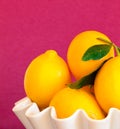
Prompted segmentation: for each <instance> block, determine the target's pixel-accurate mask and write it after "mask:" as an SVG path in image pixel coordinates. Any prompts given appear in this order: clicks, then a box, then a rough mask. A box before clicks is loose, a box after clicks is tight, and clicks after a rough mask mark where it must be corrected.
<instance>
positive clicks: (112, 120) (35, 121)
mask: <svg viewBox="0 0 120 129" xmlns="http://www.w3.org/2000/svg"><path fill="white" fill-rule="evenodd" d="M12 111H13V112H14V113H15V114H16V116H17V117H18V118H19V120H20V121H21V122H22V124H23V125H24V127H25V128H26V129H120V110H119V109H116V108H111V109H110V110H109V113H108V115H107V116H106V118H105V119H102V120H94V119H92V118H90V117H89V116H88V115H87V114H86V113H85V112H84V111H83V110H77V111H76V112H75V113H74V114H73V115H72V116H70V117H68V118H65V119H58V118H57V115H56V112H55V109H54V107H48V108H46V109H44V110H43V111H40V110H39V108H38V106H37V104H36V103H33V102H31V101H30V99H29V98H28V97H25V98H23V99H21V100H19V101H18V102H16V103H15V105H14V107H13V109H12Z"/></svg>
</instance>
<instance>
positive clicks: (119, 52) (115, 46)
mask: <svg viewBox="0 0 120 129" xmlns="http://www.w3.org/2000/svg"><path fill="white" fill-rule="evenodd" d="M97 39H98V40H100V41H103V42H105V43H109V44H110V45H112V46H113V47H114V49H115V51H116V54H117V56H120V48H119V47H118V46H117V45H115V44H114V43H113V42H110V41H108V40H106V39H103V38H100V37H99V38H97Z"/></svg>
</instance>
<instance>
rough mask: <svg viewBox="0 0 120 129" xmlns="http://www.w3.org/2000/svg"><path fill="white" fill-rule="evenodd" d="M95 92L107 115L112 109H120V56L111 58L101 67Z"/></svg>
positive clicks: (96, 80)
mask: <svg viewBox="0 0 120 129" xmlns="http://www.w3.org/2000/svg"><path fill="white" fill-rule="evenodd" d="M94 92H95V96H96V99H97V101H98V103H99V104H100V106H101V107H102V109H103V110H104V111H105V112H106V113H108V111H109V109H110V108H111V107H115V108H119V109H120V56H117V57H113V58H111V59H110V60H108V61H107V62H106V63H105V64H104V65H103V66H102V67H101V69H100V70H99V72H98V74H97V76H96V78H95V83H94Z"/></svg>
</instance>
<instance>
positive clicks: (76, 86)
mask: <svg viewBox="0 0 120 129" xmlns="http://www.w3.org/2000/svg"><path fill="white" fill-rule="evenodd" d="M96 74H97V71H95V72H93V73H91V74H89V75H87V76H85V77H83V78H81V79H80V80H78V81H76V82H74V83H71V84H68V86H69V87H70V88H72V89H79V88H82V87H83V86H86V85H93V84H94V80H95V76H96Z"/></svg>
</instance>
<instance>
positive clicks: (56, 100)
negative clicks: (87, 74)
mask: <svg viewBox="0 0 120 129" xmlns="http://www.w3.org/2000/svg"><path fill="white" fill-rule="evenodd" d="M50 106H53V107H54V108H55V110H56V113H57V117H58V118H67V117H70V116H71V115H73V113H75V112H76V111H77V110H78V109H82V110H84V111H85V112H86V113H87V114H88V116H89V117H90V118H92V119H104V118H105V114H104V112H103V111H102V110H101V108H100V107H99V105H98V104H97V101H96V100H95V98H94V96H93V95H92V94H91V93H90V91H88V90H86V89H84V88H81V89H71V88H69V87H66V88H63V89H62V90H60V91H59V92H57V93H56V95H55V96H54V97H53V98H52V100H51V102H50Z"/></svg>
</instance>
